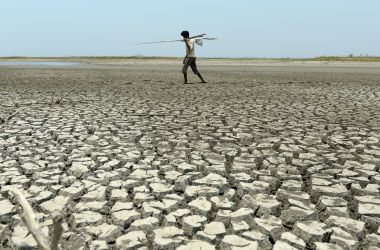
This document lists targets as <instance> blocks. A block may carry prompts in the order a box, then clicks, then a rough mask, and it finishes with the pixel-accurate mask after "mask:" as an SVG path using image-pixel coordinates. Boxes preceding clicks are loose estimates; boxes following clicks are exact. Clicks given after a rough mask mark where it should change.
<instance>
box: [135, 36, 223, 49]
mask: <svg viewBox="0 0 380 250" xmlns="http://www.w3.org/2000/svg"><path fill="white" fill-rule="evenodd" d="M205 35H206V34H201V35H197V36H192V37H189V39H193V38H198V39H195V43H196V44H198V45H200V46H202V45H203V40H216V39H217V38H213V37H204V36H205ZM183 41H184V40H183V39H178V40H168V41H165V40H164V41H158V42H145V43H137V44H135V45H143V44H156V43H173V42H183Z"/></svg>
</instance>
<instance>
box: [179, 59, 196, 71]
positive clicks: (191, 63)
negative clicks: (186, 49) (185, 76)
mask: <svg viewBox="0 0 380 250" xmlns="http://www.w3.org/2000/svg"><path fill="white" fill-rule="evenodd" d="M196 60H197V58H196V57H187V58H186V59H185V63H184V64H183V67H182V73H186V72H187V68H188V67H189V66H190V67H191V69H192V70H193V72H194V74H198V73H199V72H198V69H197V63H196Z"/></svg>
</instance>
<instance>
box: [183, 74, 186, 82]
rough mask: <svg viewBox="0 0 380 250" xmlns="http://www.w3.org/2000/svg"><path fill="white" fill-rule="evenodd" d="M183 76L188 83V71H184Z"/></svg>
mask: <svg viewBox="0 0 380 250" xmlns="http://www.w3.org/2000/svg"><path fill="white" fill-rule="evenodd" d="M183 78H184V79H185V82H184V83H185V84H186V83H187V72H184V73H183Z"/></svg>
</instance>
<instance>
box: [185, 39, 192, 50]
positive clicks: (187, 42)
mask: <svg viewBox="0 0 380 250" xmlns="http://www.w3.org/2000/svg"><path fill="white" fill-rule="evenodd" d="M185 43H186V47H187V48H188V49H189V50H191V48H190V45H189V39H188V38H185Z"/></svg>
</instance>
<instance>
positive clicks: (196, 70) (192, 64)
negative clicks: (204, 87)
mask: <svg viewBox="0 0 380 250" xmlns="http://www.w3.org/2000/svg"><path fill="white" fill-rule="evenodd" d="M190 66H191V69H192V70H193V72H194V74H196V75H197V76H198V77H199V79H201V81H202V83H206V81H205V79H203V77H202V75H201V73H200V72H199V71H198V67H197V63H196V58H194V60H193V62H192V63H191V64H190Z"/></svg>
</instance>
